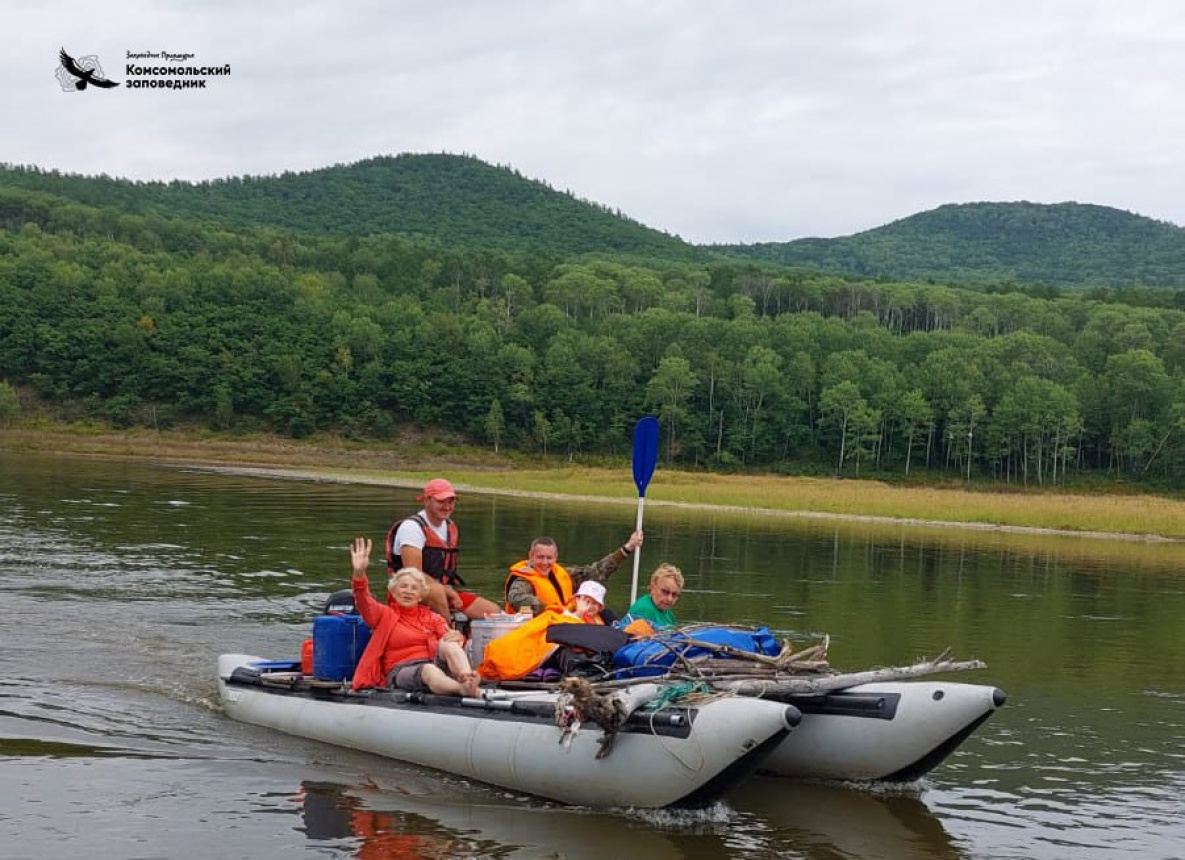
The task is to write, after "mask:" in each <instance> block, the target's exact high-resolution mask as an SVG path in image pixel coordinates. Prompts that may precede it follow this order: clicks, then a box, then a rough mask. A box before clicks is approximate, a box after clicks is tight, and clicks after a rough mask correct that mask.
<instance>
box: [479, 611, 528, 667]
mask: <svg viewBox="0 0 1185 860" xmlns="http://www.w3.org/2000/svg"><path fill="white" fill-rule="evenodd" d="M530 620H531V616H530V615H528V614H527V613H525V612H520V613H518V614H517V615H507V614H506V613H504V612H500V613H498V614H497V615H490V616H488V617H486V618H475V619H473V620H472V621H470V622H469V641H468V642H466V643H465V654H466V655H467V656H468V657H469V663H470V664H471V665H472V666H473V668H475V669H476V668H477V666H478V664H480V663H481V661H482V660H484V659H485V656H486V646H487V645H489V644H490V642H492V641H493V640H495V639H497V638H498V637H499V636H501V635H503V634H504V633H509V632H510V631H511V630H514V629H515V628H516V627H520V626H522V625H523V624H524V623H526V622H527V621H530Z"/></svg>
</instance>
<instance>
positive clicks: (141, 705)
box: [0, 453, 1185, 860]
mask: <svg viewBox="0 0 1185 860" xmlns="http://www.w3.org/2000/svg"><path fill="white" fill-rule="evenodd" d="M661 481H662V473H661V471H660V472H659V473H658V474H657V475H656V476H655V479H654V481H653V483H652V484H651V487H652V495H655V492H654V491H655V490H657V489H658V488H659V487H660V486H661ZM556 489H557V491H562V490H563V487H557V488H556ZM414 496H415V491H414V490H412V489H406V488H399V487H390V486H374V485H371V486H367V485H352V484H339V483H331V482H312V481H291V480H279V479H261V478H255V477H245V476H237V475H229V474H223V473H218V472H213V471H209V470H201V469H193V468H186V467H180V466H172V467H171V466H163V465H147V464H139V463H123V462H97V461H93V460H86V459H78V458H69V457H52V456H27V455H20V456H17V455H13V454H8V453H0V589H2V591H3V595H4V609H5V611H4V612H3V613H2V614H0V780H2V784H3V791H2V792H0V857H4V858H30V860H43V858H59V857H64V856H70V855H76V854H79V853H82V852H87V853H88V854H90V855H92V856H95V857H104V858H107V857H111V858H138V860H139V858H239V857H241V858H259V860H268V858H286V860H291V858H295V857H306V856H307V857H318V858H346V857H361V858H373V857H407V858H462V857H465V858H468V857H497V858H535V857H539V858H586V857H587V858H598V860H605V858H615V857H654V858H705V860H706V858H718V857H735V858H764V857H788V858H819V860H822V858H827V860H834V858H887V860H896V858H968V860H970V858H1088V860H1089V858H1111V857H1115V858H1119V857H1129V856H1135V857H1140V858H1182V857H1185V814H1183V813H1185V801H1183V800H1182V797H1183V796H1185V623H1183V622H1185V546H1183V545H1181V544H1146V543H1124V542H1109V541H1102V540H1097V539H1094V540H1091V539H1076V538H1060V537H1042V538H1033V537H1018V536H1011V535H1004V534H998V533H986V534H985V533H976V532H968V531H961V530H952V529H924V528H916V527H915V528H900V527H889V526H876V527H870V526H867V525H852V524H844V523H837V522H834V521H812V520H796V519H788V518H785V517H775V516H767V515H741V514H719V513H705V512H693V511H688V510H684V509H676V508H667V507H663V506H660V505H657V504H651V505H649V506H648V507H647V511H646V524H647V542H646V545H645V547H644V548H643V551H642V553H643V555H642V559H643V565H642V566H643V569H644V571H645V570H649V569H650V568H652V567H653V565H654V564H656V563H657V562H658V561H660V560H669V561H672V562H674V563H676V564H678V565H679V566H680V567H681V568H682V569H683V571H684V573H685V575H686V576H687V589H686V592H685V598H684V600H683V601H682V602H681V603H680V605H679V607H678V612H679V614H680V617H681V618H682V619H684V620H692V619H702V620H713V621H735V622H745V623H757V622H762V623H767V624H769V625H770V626H771V628H772V629H773V630H774V631H775V632H776V633H778V634H779V635H780V636H785V637H789V638H792V639H794V640H796V641H799V642H801V643H802V644H808V643H811V642H813V641H815V639H816V638H817V637H818V636H819V635H821V634H822V633H828V634H830V636H831V652H830V654H831V660H832V663H833V664H834V665H836V666H839V667H842V668H845V669H860V668H868V667H871V666H876V665H899V664H905V663H910V662H913V660H914V659H916V658H918V657H921V656H932V655H934V654H936V653H938V652H940V651H942V650H943V649H945V648H947V647H948V646H949V647H951V648H952V649H953V652H954V656H955V657H957V658H970V657H977V658H980V659H982V660H984V661H986V662H987V664H988V668H987V669H986V670H981V671H976V672H972V673H965V674H964V675H962V676H960V677H957V678H953V679H952V680H960V681H970V682H975V683H986V684H992V685H995V686H998V687H1001V688H1003V689H1004V690H1006V691H1007V693H1008V697H1009V698H1008V704H1007V705H1006V706H1005V707H1004V708H1003V709H1002V710H1000V711H999V712H998V713H997V714H995V715H994V716H993V717H992V718H991V719H990V720H989V721H988V722H987V723H985V724H984V725H983V726H982V727H981V728H980V729H979V730H978V731H977V732H976V733H975V734H974V735H972V737H971V738H970V739H969V740H968V741H967V742H966V743H964V744H963V746H962V747H961V748H960V749H959V750H957V751H956V753H955V754H954V755H953V756H952V757H951V758H949V759H947V761H946V762H944V763H943V764H942V765H941V766H940V767H939V768H938V769H937V770H935V771H934V772H932V773H931V774H929V775H928V776H926V777H925V778H923V779H922V780H920V781H918V782H916V783H913V784H910V785H907V786H895V787H886V786H855V785H834V784H823V783H801V782H793V781H788V780H778V779H773V778H755V779H753V780H751V781H750V782H749V783H747V784H746V785H745V786H743V787H742V788H741V789H739V790H738V791H737V792H736V793H734V794H733V795H731V796H729V797H728V798H727V799H726V801H724V802H721V803H719V804H717V805H716V806H714V807H713V808H711V809H709V810H704V811H699V812H695V813H689V812H684V813H671V812H645V813H636V812H630V811H625V810H623V811H602V810H589V809H580V808H566V807H563V806H560V805H557V804H554V803H549V802H546V801H541V800H539V799H536V798H531V797H525V796H521V795H517V794H513V793H509V792H506V791H503V790H500V789H496V788H491V787H488V786H484V785H480V784H476V783H471V782H468V781H466V780H463V779H459V778H456V777H452V776H449V775H442V774H439V773H436V772H434V771H430V770H427V769H423V768H417V767H412V766H407V765H402V764H400V763H397V762H391V761H388V760H385V759H381V758H378V757H374V756H369V755H365V754H360V753H353V752H350V751H348V750H342V749H338V748H335V747H330V746H326V745H323V744H318V743H314V742H311V741H303V740H300V739H294V738H289V737H286V736H282V735H279V734H276V733H273V732H270V731H268V730H264V729H260V728H257V727H253V726H247V725H243V724H240V723H236V722H234V721H232V720H229V719H227V718H226V717H225V716H224V715H222V714H221V712H220V710H219V706H218V704H217V694H216V686H215V681H214V673H215V665H214V664H215V660H216V658H217V655H218V654H219V653H221V652H223V651H236V652H244V653H257V654H261V655H265V656H269V657H276V658H295V657H296V656H297V655H298V651H299V644H300V641H301V639H303V638H304V637H305V636H307V635H309V633H308V631H309V629H310V620H311V618H312V616H313V615H314V614H315V613H316V612H317V611H318V608H319V606H320V604H321V602H322V601H323V600H324V597H325V595H326V594H327V593H329V592H331V591H334V590H337V589H339V588H342V587H345V586H346V585H347V582H348V577H349V565H348V554H347V550H346V546H347V543H348V541H349V539H350V538H351V537H352V536H353V535H355V534H363V535H367V536H370V537H373V538H375V539H376V542H377V541H378V540H379V539H381V537H382V536H383V534H384V533H385V531H386V528H387V526H388V525H389V523H390V521H391V520H392V518H393V517H395V516H396V515H402V514H404V513H406V512H411V511H413V510H414V508H415V507H416V505H415V503H414V501H413V498H414ZM457 519H458V522H459V523H460V524H461V528H462V541H463V543H462V546H463V554H462V560H463V570H464V572H465V573H466V575H467V577H468V579H469V581H470V584H471V585H473V586H475V587H476V589H477V590H479V591H481V592H483V593H486V594H488V595H496V594H497V593H498V592H499V590H500V588H501V583H502V578H503V575H504V571H505V569H506V567H507V566H508V565H509V564H511V563H513V562H514V561H516V560H518V559H519V558H521V557H522V556H523V555H524V554H525V550H526V546H527V544H528V543H529V541H530V539H531V538H532V537H534V536H536V535H539V534H549V535H551V536H553V537H555V538H556V539H557V541H558V543H559V545H560V553H561V558H562V559H564V560H566V561H569V562H573V563H579V562H584V561H590V560H593V559H594V558H597V557H599V556H600V555H601V554H603V553H604V552H606V551H608V550H609V549H610V548H612V547H613V546H615V545H616V544H618V543H620V542H621V541H622V540H623V539H624V538H625V536H626V535H627V533H628V532H629V530H630V528H631V527H632V523H633V519H634V507H633V506H632V505H630V506H624V505H612V504H588V503H584V504H576V503H566V502H565V503H561V502H555V501H541V500H525V499H518V498H508V497H500V496H492V495H479V494H474V493H469V494H463V496H462V499H461V502H460V505H459V508H458V514H457ZM629 573H630V572H629V570H628V569H623V571H621V572H620V573H619V574H618V576H617V578H615V581H614V582H613V584H612V587H611V589H610V600H609V602H610V605H612V606H616V607H618V608H619V609H620V608H622V607H623V606H624V604H625V603H626V602H627V599H628V595H629ZM380 581H381V580H380Z"/></svg>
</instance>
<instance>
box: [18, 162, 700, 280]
mask: <svg viewBox="0 0 1185 860" xmlns="http://www.w3.org/2000/svg"><path fill="white" fill-rule="evenodd" d="M4 186H14V187H20V188H25V189H29V190H36V191H41V192H45V193H49V194H53V195H56V196H60V197H64V198H68V199H71V200H74V201H77V202H80V203H85V204H87V205H90V206H96V207H111V208H116V209H118V210H120V211H121V212H124V213H128V214H137V215H142V214H147V213H148V212H152V211H155V212H157V213H159V214H161V215H165V216H168V217H191V218H199V219H203V220H209V221H215V222H219V223H223V224H227V225H231V226H240V227H262V226H268V227H276V228H281V229H285V230H293V231H296V232H301V233H328V234H331V235H344V236H370V235H377V234H394V235H399V236H404V237H408V238H413V239H421V240H427V241H434V242H439V243H441V244H443V245H454V246H460V247H485V248H504V249H507V250H529V251H536V252H544V253H555V254H562V255H572V254H585V253H620V254H630V255H638V256H643V257H660V258H668V259H696V258H703V257H706V256H707V254H706V252H704V251H702V250H700V249H698V248H696V247H695V246H693V245H691V244H689V243H687V242H684V241H683V240H681V239H679V238H677V237H675V236H671V235H668V234H666V233H663V232H661V231H659V230H654V229H651V228H649V227H647V226H645V225H644V224H640V223H638V222H637V221H634V220H632V219H630V218H628V217H626V216H624V215H623V214H622V213H620V212H614V211H610V210H609V209H608V208H607V207H604V206H600V205H598V204H595V203H590V202H588V201H585V200H580V199H578V198H576V197H575V196H574V195H572V194H569V193H565V192H560V191H556V190H554V189H552V188H550V187H548V186H547V185H546V184H545V183H543V182H539V181H536V180H532V179H528V178H526V177H523V176H522V175H521V174H519V173H518V172H517V171H514V170H512V169H510V168H506V167H495V166H493V165H490V164H487V163H486V162H483V161H481V160H479V159H477V158H474V157H471V156H466V155H448V154H403V155H397V156H380V157H376V158H370V159H366V160H364V161H359V162H356V163H353V164H348V165H335V166H332V167H326V168H321V169H318V170H311V171H307V172H300V173H283V174H280V175H278V176H258V177H255V176H246V177H232V178H227V179H217V180H211V181H204V182H198V183H190V182H181V181H173V182H139V181H132V180H127V179H115V178H111V177H108V176H97V177H90V176H78V175H73V174H63V173H60V172H58V171H50V170H42V169H38V168H26V167H13V166H0V187H4Z"/></svg>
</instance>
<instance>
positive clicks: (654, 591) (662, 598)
mask: <svg viewBox="0 0 1185 860" xmlns="http://www.w3.org/2000/svg"><path fill="white" fill-rule="evenodd" d="M682 593H683V572H682V571H681V570H679V568H677V567H675V566H674V565H673V564H667V563H666V562H663V563H662V564H660V565H659V566H658V567H656V568H655V569H654V573H652V574H650V590H649V591H648V592H647V593H646V594H643V595H642V596H641V597H639V598H638V599H637V600H635V601H634V602H633V605H632V606H630V608H629V611H628V612H627V613H626V614H625V615H624V616H622V618H621V620H620V621H618V622H617V626H618V627H621V628H625V627H627V626H629V623H630V622H631V621H636V620H637V619H639V618H644V619H646V620H647V621H649V622H650V625H651V626H652V627H653V628H654V629H655V630H669V629H670V628H672V627H674V626H675V624H676V623H677V622H676V621H675V612H674V606H675V603H676V602H678V600H679V596H680V595H681V594H682Z"/></svg>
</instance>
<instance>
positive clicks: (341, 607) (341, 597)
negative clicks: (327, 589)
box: [322, 588, 354, 615]
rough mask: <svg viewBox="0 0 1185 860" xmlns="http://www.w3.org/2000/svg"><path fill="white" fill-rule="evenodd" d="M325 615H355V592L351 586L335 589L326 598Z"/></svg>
mask: <svg viewBox="0 0 1185 860" xmlns="http://www.w3.org/2000/svg"><path fill="white" fill-rule="evenodd" d="M322 614H323V615H353V614H354V592H353V591H352V590H351V589H349V588H343V589H342V590H341V591H335V592H333V594H331V595H329V597H328V598H327V599H326V600H325V611H324V612H323V613H322Z"/></svg>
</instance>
